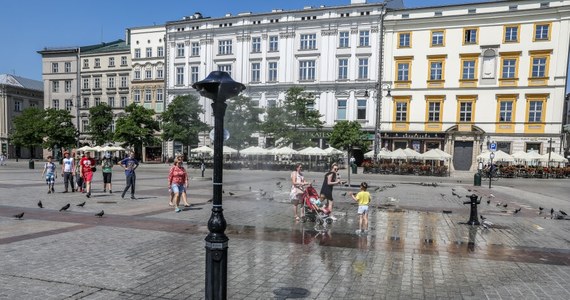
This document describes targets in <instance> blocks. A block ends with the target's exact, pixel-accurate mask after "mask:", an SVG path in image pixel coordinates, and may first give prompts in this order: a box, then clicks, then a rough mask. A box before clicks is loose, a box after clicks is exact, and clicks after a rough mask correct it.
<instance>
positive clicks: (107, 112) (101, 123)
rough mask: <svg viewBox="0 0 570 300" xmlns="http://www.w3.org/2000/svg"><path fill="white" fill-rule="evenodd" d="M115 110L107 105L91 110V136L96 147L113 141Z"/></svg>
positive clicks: (103, 104) (97, 106) (102, 104)
mask: <svg viewBox="0 0 570 300" xmlns="http://www.w3.org/2000/svg"><path fill="white" fill-rule="evenodd" d="M112 124H113V109H112V108H111V107H110V106H109V105H107V104H106V103H101V104H99V105H96V106H93V107H91V108H89V135H90V136H91V140H92V141H93V142H94V143H95V145H103V144H105V143H107V142H110V141H112V140H113V132H112V130H111V129H112V127H111V125H112Z"/></svg>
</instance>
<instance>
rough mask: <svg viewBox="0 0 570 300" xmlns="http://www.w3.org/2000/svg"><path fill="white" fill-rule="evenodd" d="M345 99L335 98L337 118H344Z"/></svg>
mask: <svg viewBox="0 0 570 300" xmlns="http://www.w3.org/2000/svg"><path fill="white" fill-rule="evenodd" d="M346 102H347V101H346V100H337V101H336V107H337V108H336V119H337V120H346Z"/></svg>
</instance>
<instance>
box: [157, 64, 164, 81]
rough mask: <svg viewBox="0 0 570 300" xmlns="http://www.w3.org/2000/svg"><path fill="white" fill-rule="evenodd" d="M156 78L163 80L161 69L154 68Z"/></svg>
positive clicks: (162, 70)
mask: <svg viewBox="0 0 570 300" xmlns="http://www.w3.org/2000/svg"><path fill="white" fill-rule="evenodd" d="M156 78H157V79H163V78H164V69H162V67H157V68H156Z"/></svg>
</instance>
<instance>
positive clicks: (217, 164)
mask: <svg viewBox="0 0 570 300" xmlns="http://www.w3.org/2000/svg"><path fill="white" fill-rule="evenodd" d="M192 87H193V88H194V89H196V90H198V92H199V93H200V95H201V96H203V97H206V98H209V99H212V100H213V101H214V103H212V109H213V110H214V170H213V172H214V174H213V190H214V195H213V205H212V214H211V215H210V220H209V221H208V230H209V231H210V233H209V234H208V236H207V237H206V239H205V240H206V290H205V294H206V295H205V296H206V299H226V298H227V287H228V284H227V283H228V259H227V257H228V240H229V239H228V237H227V236H226V234H225V233H224V231H225V230H226V220H225V219H224V214H223V209H222V177H223V176H222V173H223V147H224V115H225V113H226V107H227V104H226V100H227V99H229V98H232V97H235V96H237V95H239V93H241V92H242V91H243V90H245V86H244V85H243V84H241V83H239V82H237V81H234V80H233V79H232V78H231V77H230V75H229V74H228V73H226V72H222V71H214V72H212V73H210V75H208V77H206V78H205V79H204V80H202V81H199V82H196V83H194V84H193V85H192Z"/></svg>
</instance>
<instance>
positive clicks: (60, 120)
mask: <svg viewBox="0 0 570 300" xmlns="http://www.w3.org/2000/svg"><path fill="white" fill-rule="evenodd" d="M72 120H73V116H72V115H71V114H70V113H69V111H67V110H59V109H54V108H49V109H47V110H46V111H45V112H44V126H43V131H44V136H45V138H44V141H43V143H42V146H43V147H44V148H45V149H50V150H52V149H55V147H56V146H57V147H59V148H62V147H63V148H72V147H74V146H75V143H76V142H77V139H76V138H77V130H76V128H75V126H73V123H72Z"/></svg>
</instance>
